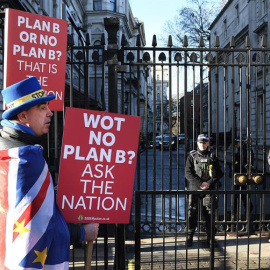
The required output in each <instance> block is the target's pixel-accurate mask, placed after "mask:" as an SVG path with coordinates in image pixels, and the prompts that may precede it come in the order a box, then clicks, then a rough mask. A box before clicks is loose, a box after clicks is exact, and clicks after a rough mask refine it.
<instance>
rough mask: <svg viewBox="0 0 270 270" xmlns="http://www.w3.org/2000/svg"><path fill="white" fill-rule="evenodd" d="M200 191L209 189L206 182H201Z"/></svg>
mask: <svg viewBox="0 0 270 270" xmlns="http://www.w3.org/2000/svg"><path fill="white" fill-rule="evenodd" d="M200 189H202V190H206V189H209V184H208V183H207V182H202V184H201V185H200Z"/></svg>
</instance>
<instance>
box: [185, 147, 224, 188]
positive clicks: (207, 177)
mask: <svg viewBox="0 0 270 270" xmlns="http://www.w3.org/2000/svg"><path fill="white" fill-rule="evenodd" d="M222 175H223V173H222V171H221V168H220V166H219V162H218V159H217V158H216V157H213V156H212V154H211V151H208V150H206V151H204V152H199V151H197V150H193V151H191V152H190V154H189V156H188V158H187V161H186V167H185V177H186V179H187V180H188V182H189V190H200V186H201V184H202V183H203V182H207V183H208V184H209V185H210V188H209V189H213V188H214V184H215V183H216V182H217V181H218V180H219V179H220V178H221V177H222Z"/></svg>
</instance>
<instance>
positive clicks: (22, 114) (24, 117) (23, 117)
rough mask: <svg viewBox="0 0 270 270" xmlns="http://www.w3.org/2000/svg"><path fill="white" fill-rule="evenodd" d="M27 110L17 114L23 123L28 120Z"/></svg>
mask: <svg viewBox="0 0 270 270" xmlns="http://www.w3.org/2000/svg"><path fill="white" fill-rule="evenodd" d="M26 114H27V112H26V111H22V112H20V113H18V114H17V120H18V121H19V122H20V123H21V124H25V123H26V122H27V115H26Z"/></svg>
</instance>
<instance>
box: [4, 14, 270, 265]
mask: <svg viewBox="0 0 270 270" xmlns="http://www.w3.org/2000/svg"><path fill="white" fill-rule="evenodd" d="M104 25H105V28H106V30H107V32H108V40H105V39H104V37H103V39H102V42H101V44H100V45H98V46H92V45H91V44H90V42H89V38H88V37H87V36H86V39H85V40H86V41H85V42H84V43H83V44H82V45H81V46H74V43H73V40H72V35H69V39H68V48H67V49H68V54H67V55H68V59H67V70H66V93H65V106H72V107H80V108H89V109H96V110H107V111H110V112H117V113H123V114H133V115H134V114H135V115H138V116H141V119H142V125H141V133H140V149H139V150H140V151H139V153H140V154H139V157H138V160H137V171H136V179H135V186H134V191H135V192H134V203H133V208H132V213H131V218H130V224H128V225H122V224H118V225H115V226H107V225H104V226H101V232H100V237H99V239H98V240H97V242H96V245H95V250H94V256H93V261H92V267H93V268H94V269H126V268H129V269H134V267H135V269H141V267H142V269H154V267H155V263H156V262H157V263H158V265H159V267H160V268H161V269H179V268H183V269H185V268H186V269H188V268H189V265H191V267H194V265H195V267H197V268H198V269H199V268H202V267H203V266H202V264H201V262H200V260H199V258H201V255H203V256H204V261H203V262H204V263H205V265H206V268H208V269H214V267H216V266H217V265H218V267H224V269H225V268H226V266H227V267H229V265H230V264H229V263H230V260H228V258H227V256H231V254H232V253H233V254H235V257H234V266H235V267H236V268H234V269H237V268H238V267H240V263H241V262H242V261H244V263H245V266H246V267H247V269H249V268H248V267H249V264H250V263H251V259H252V254H253V253H254V249H253V246H252V244H253V243H256V245H257V246H256V252H255V253H256V254H257V255H258V256H257V258H258V260H253V261H252V263H254V264H255V262H256V261H257V264H256V266H255V267H256V268H257V269H264V268H263V267H264V257H263V251H264V249H265V248H266V247H265V246H264V245H263V244H264V243H266V242H267V241H268V238H267V237H268V232H269V229H270V228H269V226H270V225H269V224H270V220H269V209H268V208H267V205H268V204H269V199H268V197H269V196H267V195H268V193H269V192H268V190H269V184H268V181H267V178H268V172H269V169H268V167H267V153H268V149H269V142H268V141H267V136H268V133H267V132H268V130H267V127H268V126H267V119H268V117H267V116H268V115H267V110H266V104H267V98H268V93H267V90H268V87H269V85H267V80H266V79H267V76H268V69H269V65H270V64H269V50H268V49H267V48H265V47H262V48H258V49H254V48H251V47H250V45H249V44H248V39H247V42H246V44H242V47H241V48H236V47H235V46H234V43H233V39H232V42H231V46H230V48H225V49H224V48H219V47H218V46H216V47H214V48H205V46H204V44H203V43H201V44H199V47H198V48H189V47H188V40H187V38H185V39H184V40H185V42H184V44H183V46H182V47H174V46H173V44H172V41H171V38H170V37H169V39H168V45H167V46H165V47H158V46H157V44H156V39H155V37H153V44H152V47H149V48H145V47H141V46H140V37H139V36H138V40H137V46H136V47H127V46H126V41H125V38H124V37H121V38H122V39H121V41H120V40H118V39H117V30H118V27H119V21H118V20H117V19H114V18H109V19H106V20H105V21H104ZM2 26H3V25H2ZM2 29H3V28H2ZM2 37H3V35H2ZM3 44H4V42H3V40H2V41H1V52H3ZM120 44H121V46H120ZM216 44H217V45H218V42H216ZM1 57H2V59H1V63H2V64H3V55H2V54H1ZM2 66H3V65H1V67H2ZM268 92H269V91H268ZM63 118H64V113H63V114H62V113H59V112H58V113H55V116H54V126H53V128H52V130H51V133H50V135H49V136H48V155H49V158H50V168H51V171H52V172H54V175H55V179H56V180H57V172H58V165H59V164H58V160H59V153H60V149H61V137H62V130H63ZM200 133H206V134H208V136H209V137H211V138H212V143H211V147H212V151H213V152H214V153H215V154H216V156H218V157H219V160H220V163H221V166H222V169H223V171H224V176H223V178H222V179H221V182H220V183H221V186H220V188H219V191H217V192H216V193H215V194H214V193H211V196H214V195H215V196H216V195H218V197H219V207H218V210H216V214H215V215H213V216H215V219H214V220H213V226H215V227H217V228H218V234H217V235H218V237H220V238H219V239H218V242H219V243H220V244H219V247H220V248H221V250H222V251H223V252H221V251H220V250H219V251H216V250H215V249H211V250H210V251H209V250H208V251H202V250H201V246H200V243H201V242H200V241H201V240H203V237H204V236H205V231H204V228H203V226H204V222H203V220H200V219H199V220H198V231H197V236H198V245H197V248H196V249H194V250H193V253H190V251H189V250H188V249H186V248H185V247H184V246H183V245H184V244H183V243H184V241H185V237H186V234H185V227H186V200H185V198H186V195H187V194H188V193H189V191H187V190H186V188H187V183H186V180H185V177H184V166H185V160H186V156H187V153H188V151H190V150H191V149H193V148H195V147H196V137H197V135H198V134H200ZM164 137H167V138H168V141H167V143H168V144H167V145H166V144H165V139H164ZM238 137H239V139H240V141H241V143H243V144H245V145H246V148H245V149H242V151H246V152H247V157H248V158H247V162H246V164H244V165H245V166H246V170H245V171H240V173H237V174H235V172H234V166H233V165H232V164H234V163H235V149H234V141H235V139H236V138H238ZM242 160H243V159H242ZM241 162H242V161H241ZM240 182H242V186H241V185H240ZM235 184H237V185H238V186H240V190H239V191H238V190H237V191H235ZM243 186H244V187H246V188H245V189H244V188H243V189H244V190H242V187H243ZM235 194H236V195H239V196H240V197H241V196H242V195H247V196H246V197H245V198H246V200H247V205H248V208H247V211H244V209H243V206H242V204H241V199H239V200H236V198H237V196H234V195H235ZM239 196H238V197H239ZM135 197H136V200H135ZM235 200H236V201H237V203H236V204H235V203H234V201H235ZM250 202H252V205H253V209H250V205H251V204H250ZM235 205H236V207H237V209H238V211H237V214H236V216H235V214H234V213H235V211H234V207H235ZM250 227H252V228H253V231H254V233H256V234H252V235H251V234H250V231H249V228H250ZM213 228H214V227H213ZM228 235H229V236H228ZM230 237H232V238H230ZM241 237H242V238H241ZM228 239H229V240H228ZM167 240H169V242H168V241H167ZM243 240H245V244H243V243H242V242H243ZM243 245H245V247H246V249H247V250H246V252H245V257H244V258H243V253H241V248H242V247H243ZM231 246H234V247H235V250H236V252H234V251H233V252H232V253H227V251H228V250H229V247H231ZM202 249H203V248H202ZM209 252H210V253H209ZM252 252H253V253H252ZM228 254H229V255H228ZM71 255H72V256H71V261H72V263H71V264H72V265H71V268H73V269H79V267H80V266H79V265H80V264H84V261H85V258H84V254H83V252H82V248H81V247H80V246H79V247H75V248H73V249H72V252H71ZM210 255H211V256H210ZM218 256H220V257H221V260H218V259H217V257H218ZM179 258H180V259H179ZM191 260H192V262H193V263H194V264H193V265H192V264H191ZM254 261H255V262H254ZM266 264H267V265H268V266H267V267H268V268H269V260H268V259H266ZM241 267H242V266H241ZM82 268H83V266H81V269H82Z"/></svg>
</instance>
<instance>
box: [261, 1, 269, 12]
mask: <svg viewBox="0 0 270 270" xmlns="http://www.w3.org/2000/svg"><path fill="white" fill-rule="evenodd" d="M268 1H269V0H262V15H264V14H266V13H267V3H268Z"/></svg>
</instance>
